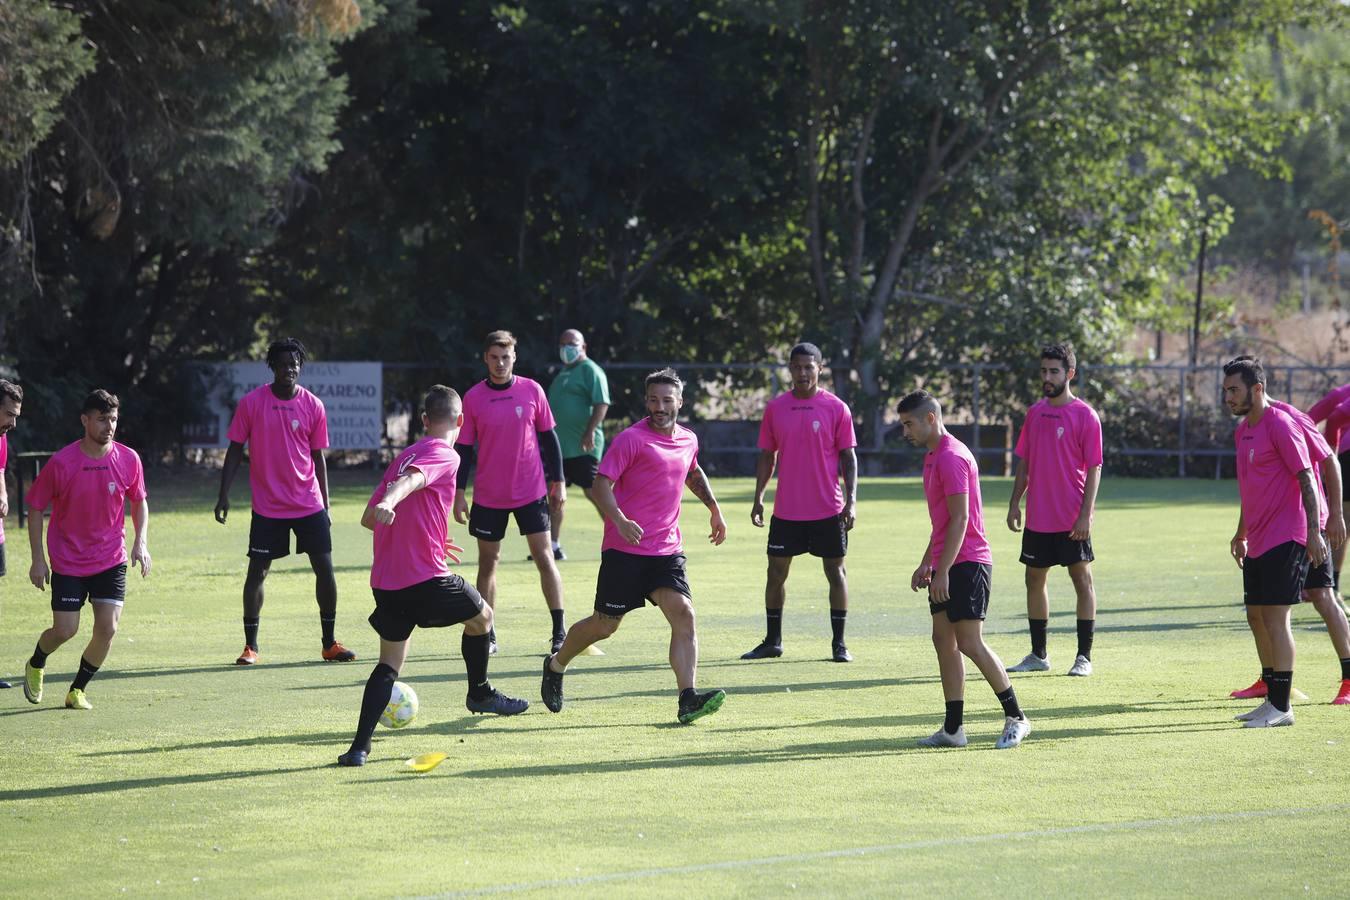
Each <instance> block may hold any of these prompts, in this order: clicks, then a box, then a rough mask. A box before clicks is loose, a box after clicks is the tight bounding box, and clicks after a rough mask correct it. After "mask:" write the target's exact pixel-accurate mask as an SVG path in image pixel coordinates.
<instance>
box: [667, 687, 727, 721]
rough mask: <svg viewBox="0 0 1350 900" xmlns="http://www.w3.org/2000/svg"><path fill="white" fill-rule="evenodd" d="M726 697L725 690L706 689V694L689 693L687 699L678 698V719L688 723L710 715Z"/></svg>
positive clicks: (719, 707) (720, 705) (719, 706)
mask: <svg viewBox="0 0 1350 900" xmlns="http://www.w3.org/2000/svg"><path fill="white" fill-rule="evenodd" d="M726 699H727V693H726V691H708V692H707V693H706V694H691V695H689V699H688V700H686V699H685V698H684V697H681V698H680V714H679V720H680V721H681V722H682V723H684V724H685V725H688V724H689V723H690V722H694V721H697V720H698V719H701V718H703V717H704V716H710V715H712V714H713V713H715V712H717V711H718V710H719V709H721V708H722V703H723V701H725V700H726Z"/></svg>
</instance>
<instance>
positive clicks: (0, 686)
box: [0, 681, 14, 691]
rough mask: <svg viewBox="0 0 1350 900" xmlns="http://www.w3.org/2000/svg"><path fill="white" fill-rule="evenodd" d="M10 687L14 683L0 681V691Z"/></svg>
mask: <svg viewBox="0 0 1350 900" xmlns="http://www.w3.org/2000/svg"><path fill="white" fill-rule="evenodd" d="M12 687H14V685H12V684H10V683H9V682H8V681H0V691H7V690H9V689H10V688H12Z"/></svg>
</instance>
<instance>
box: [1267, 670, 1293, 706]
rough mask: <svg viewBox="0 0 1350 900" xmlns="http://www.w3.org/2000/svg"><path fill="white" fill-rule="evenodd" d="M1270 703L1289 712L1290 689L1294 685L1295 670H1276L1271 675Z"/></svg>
mask: <svg viewBox="0 0 1350 900" xmlns="http://www.w3.org/2000/svg"><path fill="white" fill-rule="evenodd" d="M1267 683H1268V684H1269V685H1270V705H1271V706H1273V707H1275V708H1276V709H1278V710H1279V711H1280V712H1289V691H1290V689H1291V688H1292V687H1293V686H1294V673H1293V672H1275V673H1274V674H1272V675H1271V676H1270V681H1269V682H1267Z"/></svg>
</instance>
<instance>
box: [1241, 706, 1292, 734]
mask: <svg viewBox="0 0 1350 900" xmlns="http://www.w3.org/2000/svg"><path fill="white" fill-rule="evenodd" d="M1293 724H1294V709H1293V707H1290V708H1289V711H1288V712H1280V711H1279V710H1278V709H1276V708H1275V707H1273V706H1271V705H1270V704H1269V703H1267V704H1266V711H1265V712H1264V713H1262V714H1261V715H1259V716H1256V717H1255V718H1251V719H1248V720H1247V721H1246V722H1243V723H1242V727H1243V728H1280V727H1282V726H1284V725H1293Z"/></svg>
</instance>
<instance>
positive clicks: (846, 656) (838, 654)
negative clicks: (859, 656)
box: [830, 642, 853, 662]
mask: <svg viewBox="0 0 1350 900" xmlns="http://www.w3.org/2000/svg"><path fill="white" fill-rule="evenodd" d="M830 649H831V651H832V653H833V656H832V657H831V658H832V660H833V661H834V662H853V654H852V653H849V652H848V648H847V647H845V646H844V645H843V643H842V642H840V643H838V644H835V645H834V646H833V647H831V648H830Z"/></svg>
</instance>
